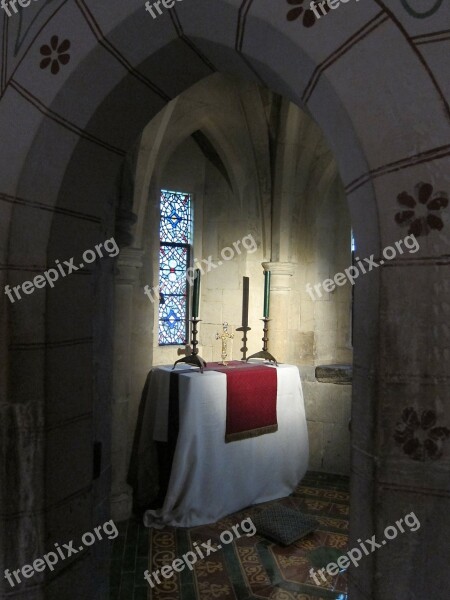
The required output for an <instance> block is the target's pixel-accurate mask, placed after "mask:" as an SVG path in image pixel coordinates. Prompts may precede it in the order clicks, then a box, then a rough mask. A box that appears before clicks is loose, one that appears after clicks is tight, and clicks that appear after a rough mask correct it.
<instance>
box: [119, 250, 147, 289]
mask: <svg viewBox="0 0 450 600" xmlns="http://www.w3.org/2000/svg"><path fill="white" fill-rule="evenodd" d="M143 256H144V251H143V250H141V249H139V248H122V250H121V251H120V254H119V256H118V257H117V263H116V266H117V273H116V283H130V284H133V283H136V282H137V281H138V279H139V271H140V269H142V266H143V262H142V257H143Z"/></svg>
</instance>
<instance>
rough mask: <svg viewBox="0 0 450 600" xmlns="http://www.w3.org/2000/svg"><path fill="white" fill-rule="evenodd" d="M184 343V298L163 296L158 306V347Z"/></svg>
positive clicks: (185, 341)
mask: <svg viewBox="0 0 450 600" xmlns="http://www.w3.org/2000/svg"><path fill="white" fill-rule="evenodd" d="M186 343H187V340H186V297H185V296H164V304H160V305H159V345H160V346H165V345H167V344H178V345H184V344H186Z"/></svg>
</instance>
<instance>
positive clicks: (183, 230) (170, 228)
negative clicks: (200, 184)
mask: <svg viewBox="0 0 450 600" xmlns="http://www.w3.org/2000/svg"><path fill="white" fill-rule="evenodd" d="M191 228H192V219H191V199H190V196H189V194H182V193H180V192H169V191H167V190H161V226H160V235H159V239H160V240H161V242H178V243H184V244H190V243H191Z"/></svg>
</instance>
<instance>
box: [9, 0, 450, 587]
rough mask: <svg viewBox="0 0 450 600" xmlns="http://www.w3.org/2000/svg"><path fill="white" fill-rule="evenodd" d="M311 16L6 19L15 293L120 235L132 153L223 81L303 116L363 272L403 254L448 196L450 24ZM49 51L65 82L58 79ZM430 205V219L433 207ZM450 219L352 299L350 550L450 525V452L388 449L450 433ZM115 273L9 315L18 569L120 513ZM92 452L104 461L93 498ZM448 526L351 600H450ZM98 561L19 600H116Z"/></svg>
mask: <svg viewBox="0 0 450 600" xmlns="http://www.w3.org/2000/svg"><path fill="white" fill-rule="evenodd" d="M300 5H301V2H299V6H298V7H295V8H292V6H290V5H287V4H286V6H283V5H280V4H279V3H273V2H271V1H270V0H262V1H260V2H256V1H254V0H243V1H242V2H240V1H238V0H233V1H232V2H225V1H219V0H218V1H217V2H215V3H214V4H213V3H211V2H207V1H206V0H196V1H195V2H194V0H190V4H188V0H186V2H185V3H183V4H182V5H179V6H178V5H177V7H176V9H172V10H171V11H167V12H166V13H165V14H164V15H163V16H161V17H160V18H159V20H158V21H154V22H153V21H152V20H151V18H150V17H149V16H148V15H146V14H145V13H144V9H143V6H142V3H141V2H137V0H136V1H133V2H130V3H127V5H124V4H123V3H120V4H119V3H117V4H112V5H111V3H109V4H108V5H105V6H98V5H96V4H95V3H94V2H90V1H89V2H86V1H85V0H76V1H75V2H73V3H68V2H64V1H60V2H58V3H57V6H56V7H53V6H50V5H48V6H47V5H45V6H44V7H43V8H42V7H40V6H38V5H37V4H36V5H33V6H31V7H29V8H27V9H25V10H24V13H23V18H24V21H22V20H21V21H20V24H19V21H18V19H16V21H13V20H12V19H11V20H10V21H6V17H4V19H5V21H4V23H5V26H4V28H3V37H4V43H3V46H2V48H3V53H2V58H3V60H2V71H1V72H2V77H1V88H0V89H1V101H0V127H1V130H2V140H1V145H0V151H1V153H2V161H1V165H2V166H1V174H2V177H1V181H2V189H1V190H0V200H1V211H2V224H3V225H2V227H3V230H4V239H6V240H7V242H5V243H3V244H2V247H1V250H0V251H1V257H2V261H1V262H2V264H3V269H2V270H1V271H0V278H1V284H2V286H4V285H5V284H6V283H8V284H9V285H11V286H14V285H18V284H19V283H21V282H23V281H24V280H25V279H31V278H32V277H33V276H34V275H35V274H36V273H40V272H42V271H44V270H45V269H46V268H48V267H50V266H51V264H52V263H53V261H54V260H56V259H59V260H64V259H66V258H69V257H71V256H80V255H81V253H82V252H83V251H84V250H86V249H88V248H92V247H94V245H95V244H97V243H99V242H101V241H103V240H104V239H106V238H107V237H110V236H111V235H112V233H113V223H114V208H115V205H116V204H117V197H118V195H119V191H118V187H117V183H116V182H117V177H118V174H119V171H120V168H121V166H122V163H123V161H124V158H125V156H126V153H127V151H128V149H129V148H130V147H131V145H132V144H133V143H134V141H135V139H136V137H137V135H138V134H139V133H140V132H141V130H142V128H143V126H144V125H145V124H146V123H147V122H148V121H149V120H150V118H151V117H152V116H153V115H155V114H156V113H157V112H158V111H159V110H160V109H161V108H162V107H163V106H164V105H165V104H166V103H167V101H168V100H170V99H171V98H173V97H175V96H177V95H178V94H179V93H180V92H181V91H183V90H185V89H187V88H188V87H189V86H191V85H192V84H193V83H195V82H196V81H199V80H200V79H202V78H203V77H205V76H207V75H208V74H210V73H212V72H214V71H225V72H232V73H235V74H236V75H238V76H240V77H241V78H251V79H252V80H254V79H255V78H256V79H257V80H258V81H260V82H262V83H263V84H264V85H266V86H267V87H269V88H271V89H273V90H275V91H276V92H278V93H280V94H283V95H285V96H287V97H288V98H289V99H291V100H292V101H294V102H295V103H297V104H298V105H301V106H306V107H307V109H308V110H309V111H310V113H311V115H312V116H313V118H314V119H315V120H316V121H317V123H318V124H319V125H320V127H321V128H322V130H323V131H324V133H325V135H326V137H327V139H328V142H329V144H330V147H331V148H332V150H333V152H334V155H335V156H336V158H337V160H338V164H339V170H340V175H341V177H342V180H343V181H344V184H345V186H346V194H347V199H348V203H349V207H350V211H351V216H352V222H353V227H354V231H355V236H356V239H357V242H358V248H359V252H360V254H361V255H362V256H370V255H371V254H372V253H373V254H374V255H375V256H376V257H379V256H380V253H381V250H382V248H384V247H385V246H387V245H392V244H393V243H394V242H395V241H396V240H398V239H400V238H402V237H403V236H404V235H405V234H406V230H402V229H401V227H400V225H399V223H398V221H399V220H400V221H401V219H399V218H397V222H396V219H395V216H396V214H397V213H398V212H399V210H401V207H400V206H399V204H398V202H397V197H398V195H399V194H401V193H402V192H407V193H408V194H409V195H411V194H413V192H414V187H415V185H416V184H418V183H419V182H425V183H427V184H431V185H433V186H434V189H435V190H441V189H442V190H444V191H448V187H449V180H448V176H447V175H446V172H447V171H448V161H449V159H448V156H449V155H450V142H449V129H450V127H449V114H450V109H449V105H448V101H447V100H446V99H445V95H444V93H443V91H442V89H443V88H444V83H445V80H444V77H445V73H446V70H445V68H444V65H443V61H442V60H441V58H440V56H439V54H438V53H433V52H429V51H428V48H429V47H430V45H433V44H440V43H442V41H441V40H440V38H439V36H436V35H434V33H433V32H435V31H439V30H440V29H441V27H440V23H441V20H442V18H444V17H445V16H446V15H448V14H449V13H448V10H449V9H448V7H447V6H445V7H442V6H441V7H437V9H436V10H438V12H437V13H435V14H431V15H430V16H429V18H428V19H422V20H421V21H420V22H421V27H420V28H418V25H417V21H416V20H415V17H414V16H413V15H410V14H408V13H407V12H406V11H405V10H404V7H403V6H398V7H397V8H396V9H395V10H391V9H390V8H388V7H387V6H386V5H385V3H384V2H382V1H381V0H373V1H367V2H365V3H364V4H363V3H361V5H356V4H355V5H353V4H346V5H345V6H344V5H343V6H340V7H339V8H338V10H336V11H332V12H331V13H330V14H328V15H327V16H326V17H323V18H321V19H320V21H316V22H314V24H313V25H312V26H309V27H306V26H305V25H307V24H308V23H309V25H311V15H310V14H308V18H306V17H305V12H303V14H301V11H300V8H301V6H300ZM290 11H296V12H295V13H294V12H290ZM306 13H308V11H306ZM146 17H147V18H146ZM308 19H309V21H308ZM149 30H151V35H149ZM66 40H67V41H66ZM430 40H431V42H433V44H429V43H428V42H430ZM425 42H427V44H425ZM45 46H46V47H47V48H44V47H45ZM52 51H53V55H52V57H53V59H54V60H53V63H52V62H48V61H45V58H46V57H47V56H48V55H49V53H51V52H52ZM57 55H58V56H57ZM67 55H68V56H69V59H67V58H66V56H67ZM52 67H53V68H52ZM399 73H401V74H402V76H403V77H401V78H400V77H399ZM405 98H408V101H407V102H405ZM421 190H422V191H421V192H420V193H421V194H422V196H421V198H419V200H421V199H422V200H424V202H419V206H420V205H421V204H422V205H423V204H424V203H426V202H428V203H429V202H430V198H431V197H432V196H428V195H427V197H426V198H424V196H425V195H426V194H427V193H428V191H430V190H429V189H428V188H427V189H425V188H423V187H422V188H421ZM404 197H405V196H403V198H404ZM408 202H409V203H410V204H413V202H414V203H415V202H416V200H412V201H411V200H408ZM440 208H442V210H441V211H440V215H439V217H437V218H438V222H436V221H435V222H434V225H435V227H436V228H435V229H430V228H428V229H425V228H423V229H422V231H421V233H422V241H423V245H422V248H421V250H420V252H419V253H417V254H416V255H414V256H413V257H399V258H398V259H397V260H395V261H393V262H392V263H391V264H390V265H389V268H388V267H386V268H383V269H378V270H377V271H376V272H375V273H373V276H372V277H366V278H364V279H361V282H360V286H359V288H358V291H357V295H356V315H355V375H354V388H353V389H354V391H353V394H354V400H353V422H354V424H355V423H357V424H358V427H354V431H353V458H352V474H353V478H352V525H351V527H352V531H351V537H352V540H353V541H355V540H356V539H357V538H359V537H361V536H369V537H370V536H371V535H372V533H379V532H382V530H383V527H384V525H385V524H387V523H388V524H390V523H393V522H395V520H396V519H397V518H400V517H401V516H403V515H404V514H405V513H406V512H408V510H410V509H411V506H413V507H414V508H415V510H416V512H417V514H418V515H419V513H420V516H422V518H423V519H427V520H428V521H429V520H430V519H431V518H432V517H435V516H436V515H437V514H444V515H448V514H449V511H448V497H449V489H448V477H446V467H447V469H448V465H449V450H448V448H445V446H444V445H443V442H442V452H443V454H442V455H439V454H440V452H439V451H437V453H436V454H435V455H434V456H423V460H422V459H420V457H419V459H417V457H416V459H415V460H412V458H414V457H412V456H411V454H410V453H408V448H407V447H406V448H402V447H399V446H398V444H397V443H396V441H395V439H394V437H393V436H394V432H395V424H396V422H397V421H398V420H400V419H401V416H402V411H403V410H404V409H406V408H408V407H413V408H414V410H416V412H417V411H418V412H419V413H420V412H421V411H428V412H427V414H430V415H432V416H433V419H434V420H436V421H437V422H438V423H439V424H442V426H444V425H447V426H448V422H449V420H450V418H449V415H448V408H445V406H444V403H443V399H444V398H445V393H446V392H448V371H447V369H448V367H447V368H446V367H445V365H446V364H448V360H447V361H446V363H442V362H441V357H442V356H444V357H447V359H448V353H449V333H448V330H447V328H446V326H445V320H446V319H445V318H446V316H448V315H447V308H448V307H447V302H446V297H447V296H448V284H446V283H445V282H446V281H448V274H447V269H448V265H447V263H446V262H445V261H443V260H442V257H443V256H446V255H447V254H448V227H449V219H448V214H447V212H446V211H445V210H444V208H445V207H444V206H443V204H442V205H441V207H440ZM416 227H417V226H416ZM416 230H417V229H416ZM112 268H113V265H112V261H110V262H109V263H108V261H104V262H102V263H98V264H97V265H96V266H95V267H94V268H93V269H92V270H91V271H87V272H84V271H83V272H81V271H80V273H75V274H73V276H72V277H71V278H67V279H65V280H64V281H62V282H60V285H58V286H55V288H54V289H52V290H51V293H50V291H49V290H43V291H39V293H35V294H34V295H32V296H30V297H29V298H26V299H24V300H21V301H17V302H15V303H14V304H10V303H8V300H7V298H6V296H2V298H3V300H2V313H1V322H2V326H3V327H4V330H5V331H6V332H7V335H5V336H4V338H3V339H2V341H1V342H0V348H1V349H0V356H1V358H2V361H1V364H2V367H1V369H2V378H1V380H2V384H1V391H2V397H3V399H2V405H1V411H2V416H1V427H2V439H3V440H7V439H8V440H9V441H8V443H6V442H3V443H2V452H3V454H4V456H3V458H2V461H3V463H4V464H6V465H7V468H6V470H5V482H3V483H2V486H1V492H0V493H1V494H2V501H3V503H4V509H3V510H2V528H3V530H4V531H5V530H6V531H7V532H8V535H6V534H4V533H3V534H2V535H1V540H2V544H3V548H2V555H4V554H5V553H6V555H7V556H8V561H11V562H12V563H13V564H16V565H22V564H26V563H28V562H29V561H30V560H31V559H32V558H33V557H34V556H40V555H42V554H43V553H45V551H47V548H48V545H49V544H50V543H52V542H56V541H61V540H65V539H71V538H73V537H75V536H77V535H78V534H79V532H80V531H87V530H89V529H90V527H91V525H92V524H93V523H94V524H95V523H97V522H101V521H102V520H103V517H106V515H107V512H108V509H107V504H108V480H109V475H110V473H109V451H108V442H109V439H110V419H109V417H106V418H105V415H109V414H110V396H111V377H110V374H111V352H110V351H108V350H107V351H105V349H108V348H111V328H110V324H111V314H112V294H111V286H112ZM424 286H425V287H426V289H427V290H429V296H428V297H427V298H426V299H425V298H423V289H424ZM405 298H408V299H409V298H411V299H412V298H418V299H419V300H418V304H419V305H418V307H417V308H415V307H414V304H413V302H412V301H408V302H407V304H406V306H405V304H404V299H405ZM430 303H431V304H432V305H433V309H434V310H433V311H430V310H429V305H430ZM68 315H70V318H68ZM417 323H419V324H420V327H419V332H418V334H417V335H416V336H414V337H413V338H411V331H414V330H415V327H416V324H417ZM74 365H76V369H74ZM446 411H447V413H446ZM93 440H95V441H97V442H103V462H102V465H103V468H102V472H101V473H100V476H99V477H98V478H97V479H95V480H93V479H92V442H93ZM439 443H440V444H441V442H439ZM439 448H440V447H439ZM439 448H438V450H439ZM425 458H427V459H429V462H428V463H426V462H424V460H425ZM425 467H426V468H425ZM4 490H8V494H6V493H5V491H4ZM428 500H429V501H428ZM68 514H71V515H72V519H71V520H70V521H68V519H67V515H68ZM444 518H447V519H448V517H444ZM436 522H437V524H433V523H434V522H431V524H429V525H428V526H427V528H425V527H424V528H422V530H421V532H420V544H419V542H418V541H417V540H419V537H418V536H419V534H416V541H414V540H411V538H407V537H406V536H405V537H404V538H402V540H401V542H400V541H399V543H400V544H401V552H400V551H399V550H398V546H395V545H394V544H391V545H390V546H388V547H387V548H385V549H384V550H383V554H377V555H374V556H373V557H368V558H367V561H366V562H365V563H364V566H360V567H359V569H355V570H354V572H353V574H352V578H351V598H352V599H353V598H355V599H357V598H364V597H376V598H381V597H385V596H386V594H388V595H392V594H394V595H395V597H405V596H406V595H407V590H408V589H412V588H414V589H415V590H416V593H417V594H419V595H420V594H422V595H423V594H429V593H430V590H440V589H445V585H444V584H445V581H444V577H445V576H444V572H445V569H444V568H441V564H442V565H445V560H446V559H445V556H444V548H445V547H446V546H445V543H444V542H445V540H444V538H443V532H444V531H445V528H444V527H442V520H441V522H440V523H439V522H438V521H436ZM17 540H19V542H18V543H17ZM439 543H442V554H441V555H440V557H441V558H440V560H436V561H435V562H434V563H433V564H432V565H429V568H428V570H427V572H424V571H423V570H421V568H420V567H422V551H421V550H419V547H422V548H424V547H425V548H427V549H428V550H429V551H430V553H431V548H432V547H433V545H435V544H439ZM399 556H402V562H401V563H399V562H398V558H397V557H399ZM103 558H104V557H101V556H97V555H96V556H95V560H92V556H90V555H89V554H83V555H81V556H80V557H79V558H78V560H76V561H74V563H73V564H72V565H70V566H68V567H67V568H66V569H65V570H64V571H63V572H61V573H60V574H59V575H58V576H56V577H54V578H53V579H51V580H48V581H46V582H43V583H42V584H38V585H36V586H34V587H33V589H32V590H31V589H30V590H27V589H26V588H24V589H22V591H20V592H19V594H18V595H17V597H18V598H20V597H22V598H25V597H33V598H43V597H45V598H53V597H55V598H56V597H61V590H64V597H65V598H67V599H68V598H71V597H72V596H73V597H74V598H75V597H76V598H79V597H80V596H83V597H103V596H102V595H101V594H102V586H103V585H104V581H101V579H100V578H97V579H94V578H93V577H92V574H93V573H95V572H96V570H97V572H98V569H99V568H100V565H101V563H102V560H103ZM447 562H448V561H447ZM70 590H73V592H70ZM71 594H72V596H71Z"/></svg>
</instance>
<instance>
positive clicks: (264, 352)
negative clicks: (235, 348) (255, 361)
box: [246, 317, 278, 366]
mask: <svg viewBox="0 0 450 600" xmlns="http://www.w3.org/2000/svg"><path fill="white" fill-rule="evenodd" d="M261 321H263V322H264V325H263V332H264V337H263V338H262V341H263V344H264V345H263V349H262V350H261V351H260V352H257V353H256V354H252V355H251V356H249V357H248V358H247V360H246V362H248V361H249V360H250V359H251V358H263V359H264V360H268V361H270V362H273V363H275V366H278V363H277V360H276V358H274V357H273V356H272V355H271V354H270V352H269V350H268V342H269V338H268V335H267V334H268V332H269V321H270V319H269V317H264V318H263V319H261Z"/></svg>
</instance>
